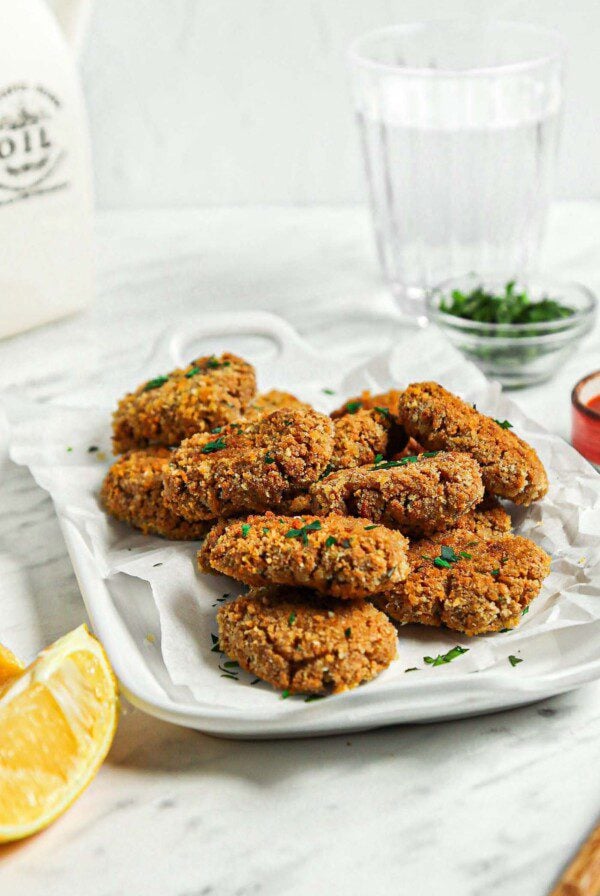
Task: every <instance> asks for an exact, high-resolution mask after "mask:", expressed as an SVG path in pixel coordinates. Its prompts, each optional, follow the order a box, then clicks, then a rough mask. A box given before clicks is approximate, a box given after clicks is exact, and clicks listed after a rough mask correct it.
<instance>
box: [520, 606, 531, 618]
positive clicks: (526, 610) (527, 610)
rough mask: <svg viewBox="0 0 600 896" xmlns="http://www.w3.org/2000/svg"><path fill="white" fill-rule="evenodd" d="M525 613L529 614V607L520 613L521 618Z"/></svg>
mask: <svg viewBox="0 0 600 896" xmlns="http://www.w3.org/2000/svg"><path fill="white" fill-rule="evenodd" d="M526 613H529V607H525V609H524V610H523V612H522V613H521V616H525V614H526Z"/></svg>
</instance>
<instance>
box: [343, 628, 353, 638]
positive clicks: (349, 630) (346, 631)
mask: <svg viewBox="0 0 600 896" xmlns="http://www.w3.org/2000/svg"><path fill="white" fill-rule="evenodd" d="M351 634H352V629H351V628H347V629H344V637H345V638H349V637H350V636H351Z"/></svg>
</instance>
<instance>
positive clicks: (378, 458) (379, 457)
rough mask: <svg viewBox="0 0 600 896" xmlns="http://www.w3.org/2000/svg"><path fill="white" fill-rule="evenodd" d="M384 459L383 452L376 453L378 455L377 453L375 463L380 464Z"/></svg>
mask: <svg viewBox="0 0 600 896" xmlns="http://www.w3.org/2000/svg"><path fill="white" fill-rule="evenodd" d="M382 460H383V454H376V455H375V460H374V463H376V464H380V463H381V461H382Z"/></svg>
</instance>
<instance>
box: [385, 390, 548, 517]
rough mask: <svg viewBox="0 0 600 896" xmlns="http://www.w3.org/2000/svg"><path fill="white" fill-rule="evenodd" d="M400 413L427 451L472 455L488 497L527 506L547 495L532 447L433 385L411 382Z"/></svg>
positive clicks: (540, 463) (403, 396) (414, 436)
mask: <svg viewBox="0 0 600 896" xmlns="http://www.w3.org/2000/svg"><path fill="white" fill-rule="evenodd" d="M399 410H400V416H401V419H402V422H403V424H404V427H405V429H406V431H407V432H408V434H409V435H410V436H412V437H413V438H415V439H417V440H418V441H419V442H420V443H421V444H422V445H424V446H425V447H426V448H427V449H429V450H438V449H444V450H449V451H464V452H467V453H468V454H471V455H472V456H473V457H474V458H475V460H476V461H477V462H478V463H479V465H480V466H481V472H482V476H483V482H484V485H485V487H486V489H487V490H488V491H489V492H490V493H491V494H493V495H498V496H499V497H501V498H509V499H510V500H511V501H514V503H515V504H525V505H529V504H531V503H532V501H539V499H540V498H543V497H544V495H545V494H546V492H547V491H548V477H547V475H546V471H545V469H544V467H543V464H542V462H541V461H540V459H539V457H538V456H537V454H536V452H535V451H534V449H533V448H532V447H531V445H528V444H527V442H524V441H523V440H522V439H520V438H519V437H518V436H517V435H515V433H514V432H512V431H511V430H510V429H504V428H503V427H502V426H501V425H500V424H499V423H498V422H497V421H495V420H493V419H492V418H491V417H486V416H485V414H481V413H480V412H479V411H477V410H475V408H473V407H471V405H469V404H467V403H466V402H464V401H462V400H461V399H460V398H458V397H457V396H456V395H453V394H452V393H451V392H448V391H447V390H446V389H444V388H443V387H442V386H440V385H438V383H413V384H412V385H410V386H409V387H408V388H407V389H406V390H405V391H404V392H403V393H402V395H401V397H400V400H399Z"/></svg>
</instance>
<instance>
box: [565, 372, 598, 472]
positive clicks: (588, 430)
mask: <svg viewBox="0 0 600 896" xmlns="http://www.w3.org/2000/svg"><path fill="white" fill-rule="evenodd" d="M597 395H600V370H597V371H596V372H595V373H590V374H588V376H584V377H583V379H582V380H579V382H578V383H577V384H576V385H575V387H574V389H573V391H572V392H571V441H572V442H573V448H575V450H576V451H579V453H580V454H582V455H583V456H584V457H585V459H586V460H589V461H590V463H592V464H593V465H594V466H595V467H596V469H597V470H600V412H599V411H597V410H595V409H594V408H590V407H589V406H588V402H589V401H591V400H592V398H595V397H596V396H597Z"/></svg>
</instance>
